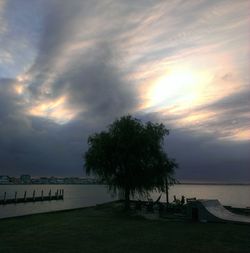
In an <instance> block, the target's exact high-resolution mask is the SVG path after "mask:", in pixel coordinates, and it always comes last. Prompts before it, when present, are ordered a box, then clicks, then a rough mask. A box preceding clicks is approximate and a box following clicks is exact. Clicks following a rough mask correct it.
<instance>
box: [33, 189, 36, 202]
mask: <svg viewBox="0 0 250 253" xmlns="http://www.w3.org/2000/svg"><path fill="white" fill-rule="evenodd" d="M35 195H36V191H35V190H34V191H33V201H35Z"/></svg>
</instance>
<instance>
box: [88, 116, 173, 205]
mask: <svg viewBox="0 0 250 253" xmlns="http://www.w3.org/2000/svg"><path fill="white" fill-rule="evenodd" d="M168 134H169V130H168V129H166V127H165V126H164V125H163V124H154V123H151V122H147V123H145V124H143V123H142V122H141V121H140V120H138V119H136V118H133V117H132V116H130V115H129V116H123V117H121V118H120V119H118V120H116V121H114V122H113V123H112V124H111V125H110V126H109V128H108V131H102V132H100V133H96V134H93V135H91V136H90V137H89V138H88V145H89V149H88V151H87V152H86V153H85V155H84V159H85V168H86V172H87V174H90V173H94V174H95V175H97V176H98V177H99V178H100V179H101V180H103V181H105V182H106V183H107V185H108V186H109V189H110V190H113V191H114V192H116V191H117V190H118V191H122V192H123V193H124V197H125V207H126V208H129V201H130V197H131V196H134V194H135V193H139V194H147V193H148V192H149V191H152V190H159V191H165V189H166V188H168V185H169V183H171V182H174V179H173V174H174V169H175V168H176V167H177V164H176V162H175V161H174V160H173V159H169V158H168V156H167V154H166V152H164V150H163V141H164V136H166V135H168Z"/></svg>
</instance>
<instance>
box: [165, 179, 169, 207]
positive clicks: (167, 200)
mask: <svg viewBox="0 0 250 253" xmlns="http://www.w3.org/2000/svg"><path fill="white" fill-rule="evenodd" d="M166 203H167V205H168V204H169V198H168V180H167V179H166Z"/></svg>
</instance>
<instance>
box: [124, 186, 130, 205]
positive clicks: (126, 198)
mask: <svg viewBox="0 0 250 253" xmlns="http://www.w3.org/2000/svg"><path fill="white" fill-rule="evenodd" d="M129 197H130V189H129V187H126V188H125V210H129V209H130V198H129Z"/></svg>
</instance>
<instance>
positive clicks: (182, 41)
mask: <svg viewBox="0 0 250 253" xmlns="http://www.w3.org/2000/svg"><path fill="white" fill-rule="evenodd" d="M249 9H250V0H238V1H235V0H217V1H210V0H190V1H183V0H169V1H163V0H138V1H132V0H128V1H123V0H71V1H68V0H60V1H59V0H36V1H34V0H0V174H2V175H3V174H7V175H12V176H19V175H21V174H31V175H33V176H51V175H54V176H84V175H85V172H84V168H83V158H82V154H84V152H85V151H86V150H87V148H88V146H87V138H88V136H89V135H91V134H93V133H95V132H99V131H102V130H105V129H107V126H108V125H109V124H110V123H112V121H113V120H115V119H117V118H119V117H121V116H123V115H127V114H131V115H133V116H134V117H136V118H138V119H141V120H142V121H143V122H146V121H153V122H161V123H163V124H165V126H166V127H167V128H168V129H170V135H169V136H167V137H166V138H165V141H164V149H165V150H166V152H167V153H168V155H169V157H172V158H175V159H176V160H177V162H178V163H179V169H178V170H177V171H176V177H177V179H179V180H180V181H202V182H206V181H207V182H222V181H223V182H250V155H249V154H250V74H249V66H250V43H249V42H250V28H249V27H250V14H249Z"/></svg>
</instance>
